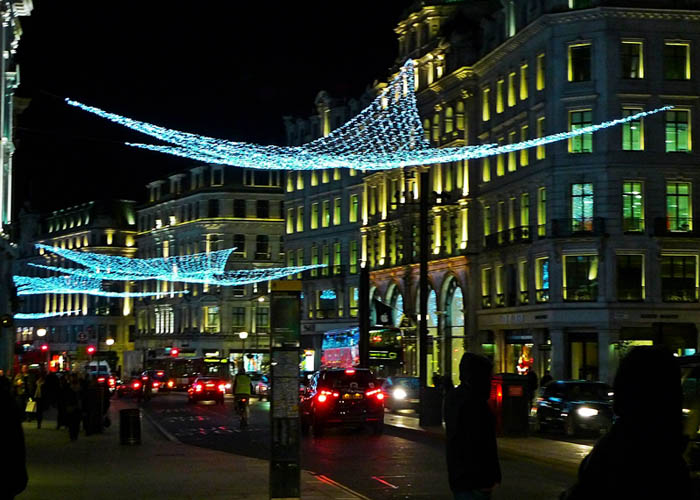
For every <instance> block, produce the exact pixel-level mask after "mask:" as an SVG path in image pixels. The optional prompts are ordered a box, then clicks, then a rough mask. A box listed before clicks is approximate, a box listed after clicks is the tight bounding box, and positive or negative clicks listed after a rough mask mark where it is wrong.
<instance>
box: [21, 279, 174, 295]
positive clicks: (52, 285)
mask: <svg viewBox="0 0 700 500" xmlns="http://www.w3.org/2000/svg"><path fill="white" fill-rule="evenodd" d="M12 280H13V281H14V283H15V286H16V287H17V295H39V294H45V293H52V294H69V293H84V294H86V295H97V296H100V297H119V298H125V297H153V296H157V295H164V294H165V292H110V291H108V290H105V289H104V288H102V280H101V279H98V278H90V277H83V276H49V277H47V278H37V277H33V276H13V277H12ZM178 293H188V292H187V291H182V292H178Z"/></svg>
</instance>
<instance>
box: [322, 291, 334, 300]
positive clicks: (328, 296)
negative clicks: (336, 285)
mask: <svg viewBox="0 0 700 500" xmlns="http://www.w3.org/2000/svg"><path fill="white" fill-rule="evenodd" d="M319 298H320V299H322V300H334V299H335V298H336V295H335V290H322V291H321V296H320V297H319Z"/></svg>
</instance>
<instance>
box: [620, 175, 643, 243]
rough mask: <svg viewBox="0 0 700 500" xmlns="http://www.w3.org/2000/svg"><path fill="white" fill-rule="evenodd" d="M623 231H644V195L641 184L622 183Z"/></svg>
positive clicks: (632, 182)
mask: <svg viewBox="0 0 700 500" xmlns="http://www.w3.org/2000/svg"><path fill="white" fill-rule="evenodd" d="M622 230H623V231H625V232H643V231H644V193H643V191H642V183H641V182H634V181H625V182H623V183H622Z"/></svg>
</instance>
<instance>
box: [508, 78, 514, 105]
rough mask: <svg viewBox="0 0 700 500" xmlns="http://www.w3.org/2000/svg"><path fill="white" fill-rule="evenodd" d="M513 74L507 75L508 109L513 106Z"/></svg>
mask: <svg viewBox="0 0 700 500" xmlns="http://www.w3.org/2000/svg"><path fill="white" fill-rule="evenodd" d="M515 103H516V99H515V72H511V73H509V74H508V107H513V106H515Z"/></svg>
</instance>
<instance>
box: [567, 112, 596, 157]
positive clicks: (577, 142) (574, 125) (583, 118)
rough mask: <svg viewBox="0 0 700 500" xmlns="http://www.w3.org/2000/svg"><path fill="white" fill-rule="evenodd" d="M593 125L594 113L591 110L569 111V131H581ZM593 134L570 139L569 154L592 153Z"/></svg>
mask: <svg viewBox="0 0 700 500" xmlns="http://www.w3.org/2000/svg"><path fill="white" fill-rule="evenodd" d="M592 124H593V113H592V112H591V110H590V109H582V110H579V111H569V130H570V131H574V130H579V129H582V128H585V127H590V126H591V125H592ZM592 152H593V134H583V135H578V136H576V137H572V138H570V139H569V153H592Z"/></svg>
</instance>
